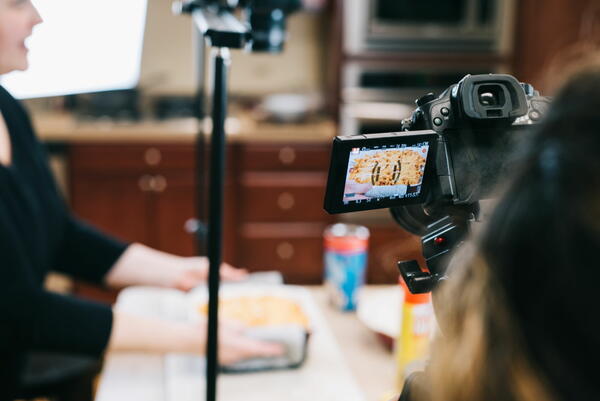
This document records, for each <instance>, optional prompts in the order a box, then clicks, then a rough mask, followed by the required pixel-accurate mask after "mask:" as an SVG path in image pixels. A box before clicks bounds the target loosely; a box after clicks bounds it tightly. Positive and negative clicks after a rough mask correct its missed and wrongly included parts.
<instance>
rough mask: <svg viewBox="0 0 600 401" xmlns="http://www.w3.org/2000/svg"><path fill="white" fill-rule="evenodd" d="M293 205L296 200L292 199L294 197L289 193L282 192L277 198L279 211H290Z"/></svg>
mask: <svg viewBox="0 0 600 401" xmlns="http://www.w3.org/2000/svg"><path fill="white" fill-rule="evenodd" d="M295 204H296V199H295V198H294V195H292V194H291V193H289V192H283V193H281V194H279V196H278V197H277V206H279V208H280V209H281V210H290V209H291V208H293V207H294V205H295Z"/></svg>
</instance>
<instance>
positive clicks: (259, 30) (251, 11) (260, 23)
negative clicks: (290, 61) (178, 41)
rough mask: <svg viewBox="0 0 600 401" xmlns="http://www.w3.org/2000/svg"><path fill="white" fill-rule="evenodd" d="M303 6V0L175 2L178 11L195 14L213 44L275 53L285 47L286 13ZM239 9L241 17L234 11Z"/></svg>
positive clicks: (189, 0)
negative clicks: (235, 14) (236, 15)
mask: <svg viewBox="0 0 600 401" xmlns="http://www.w3.org/2000/svg"><path fill="white" fill-rule="evenodd" d="M300 8H301V1H300V0H188V1H179V2H175V3H174V4H173V11H174V13H176V14H183V13H187V14H192V15H194V17H195V19H196V23H197V24H198V25H199V26H200V27H201V28H200V29H201V30H204V31H205V32H206V33H205V35H206V36H207V37H208V39H209V40H210V41H211V45H212V46H213V47H227V48H234V49H242V48H246V49H248V50H251V51H253V52H271V53H279V52H281V51H282V50H283V46H284V43H285V39H286V17H287V16H288V15H289V14H291V13H293V12H295V11H297V10H299V9H300ZM236 9H237V10H239V11H240V19H238V18H236V17H235V16H234V15H233V13H234V12H235V11H236ZM196 11H201V12H196Z"/></svg>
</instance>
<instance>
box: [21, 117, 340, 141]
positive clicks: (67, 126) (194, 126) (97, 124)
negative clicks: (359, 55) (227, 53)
mask: <svg viewBox="0 0 600 401" xmlns="http://www.w3.org/2000/svg"><path fill="white" fill-rule="evenodd" d="M33 125H34V127H35V129H36V131H37V134H38V136H39V137H40V139H41V140H42V141H45V142H69V143H85V142H129V143H131V142H180V143H192V142H193V141H194V138H195V136H196V134H197V132H198V130H199V123H198V121H197V120H196V119H194V118H180V119H172V120H164V121H160V120H141V121H139V122H115V121H112V120H97V121H80V120H77V119H75V118H73V116H71V115H68V114H34V115H33ZM203 125H204V132H206V133H210V132H211V119H210V118H206V119H205V120H204V122H203ZM226 132H227V139H228V141H233V142H240V141H242V142H244V141H245V142H261V141H270V142H273V141H281V142H328V141H330V140H331V139H332V137H333V136H334V135H335V124H334V123H333V122H332V121H330V120H317V121H309V122H306V123H271V122H259V121H256V120H255V119H253V118H252V116H251V115H250V114H248V113H240V114H237V115H236V116H232V117H228V118H227V122H226Z"/></svg>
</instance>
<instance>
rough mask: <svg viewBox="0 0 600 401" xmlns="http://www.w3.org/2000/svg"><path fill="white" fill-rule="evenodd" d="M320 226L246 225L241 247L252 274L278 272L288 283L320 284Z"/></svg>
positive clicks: (321, 258) (291, 224)
mask: <svg viewBox="0 0 600 401" xmlns="http://www.w3.org/2000/svg"><path fill="white" fill-rule="evenodd" d="M324 228H325V226H324V225H320V224H302V223H289V224H267V223H262V224H261V223H257V224H245V225H244V226H243V227H242V230H241V239H240V245H239V247H238V249H239V251H240V254H239V257H240V260H241V261H243V266H244V267H246V268H248V269H249V270H251V271H265V270H278V271H280V272H281V273H282V274H283V276H284V280H285V282H286V283H289V284H319V283H321V282H322V280H323V237H322V232H323V230H324Z"/></svg>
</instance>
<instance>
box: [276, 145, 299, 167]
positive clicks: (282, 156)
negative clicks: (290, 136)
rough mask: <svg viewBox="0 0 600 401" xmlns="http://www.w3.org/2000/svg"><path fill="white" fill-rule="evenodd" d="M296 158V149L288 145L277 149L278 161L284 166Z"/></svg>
mask: <svg viewBox="0 0 600 401" xmlns="http://www.w3.org/2000/svg"><path fill="white" fill-rule="evenodd" d="M295 160H296V151H295V150H294V149H293V148H290V147H289V146H285V147H283V148H281V149H280V150H279V161H280V162H281V163H282V164H285V165H286V166H289V165H290V164H292V163H294V161H295Z"/></svg>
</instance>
